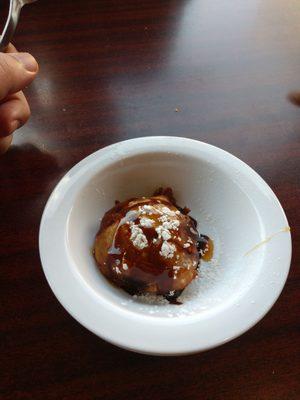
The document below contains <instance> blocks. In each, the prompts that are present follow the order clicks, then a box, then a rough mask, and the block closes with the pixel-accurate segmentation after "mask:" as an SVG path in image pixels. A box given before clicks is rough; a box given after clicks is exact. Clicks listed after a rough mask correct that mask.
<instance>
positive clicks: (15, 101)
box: [0, 44, 38, 154]
mask: <svg viewBox="0 0 300 400" xmlns="http://www.w3.org/2000/svg"><path fill="white" fill-rule="evenodd" d="M37 72H38V64H37V62H36V60H35V59H34V58H33V57H32V56H31V55H30V54H28V53H18V52H17V50H16V49H15V47H14V46H13V45H11V44H10V45H9V47H8V50H7V53H0V154H1V153H4V152H5V151H6V150H7V149H8V147H9V146H10V143H11V141H12V134H13V132H14V131H15V130H16V129H18V128H20V127H21V126H22V125H24V124H25V123H26V121H27V120H28V118H29V117H30V108H29V105H28V103H27V100H26V98H25V96H24V94H23V92H22V91H21V90H22V89H24V88H25V87H26V86H28V85H29V84H30V83H31V82H32V81H33V80H34V78H35V77H36V75H37Z"/></svg>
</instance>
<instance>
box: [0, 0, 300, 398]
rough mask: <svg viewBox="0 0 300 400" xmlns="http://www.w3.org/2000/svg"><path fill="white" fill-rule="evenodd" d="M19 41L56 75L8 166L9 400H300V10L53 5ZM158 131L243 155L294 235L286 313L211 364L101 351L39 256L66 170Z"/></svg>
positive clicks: (4, 242)
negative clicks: (55, 289)
mask: <svg viewBox="0 0 300 400" xmlns="http://www.w3.org/2000/svg"><path fill="white" fill-rule="evenodd" d="M15 44H16V46H17V47H18V48H19V49H21V50H23V51H30V52H32V54H34V55H35V56H36V58H37V59H38V60H39V63H40V68H41V70H40V74H39V77H38V79H37V80H36V81H35V83H34V84H33V85H32V86H31V87H30V88H29V89H28V90H26V93H27V96H28V99H29V101H30V104H31V108H32V114H33V115H32V118H31V120H30V122H29V123H28V124H27V126H25V127H23V128H22V129H21V130H20V131H19V132H18V133H17V134H16V135H15V138H14V146H12V147H11V149H10V150H9V152H8V153H7V154H6V155H4V156H3V157H1V159H0V213H1V215H0V218H1V219H0V235H1V236H0V264H1V265H0V279H1V288H0V297H1V319H0V326H1V329H0V331H1V344H0V354H1V356H0V358H1V366H0V376H1V384H0V398H1V400H8V399H11V400H18V399H30V400H40V399H43V400H46V399H55V400H61V399H70V400H85V399H118V400H122V399H124V400H125V399H126V400H127V399H159V400H164V399H208V400H214V399H220V400H226V399H228V400H234V399H242V400H245V399H253V400H254V399H255V400H256V399H259V400H260V399H263V400H264V399H267V400H269V399H272V400H277V399H278V400H293V399H299V398H300V375H299V372H300V358H299V347H300V340H299V303H300V302H299V299H300V292H299V286H300V285H299V277H300V273H299V266H300V211H299V207H300V206H299V198H300V196H299V194H300V182H299V181H300V108H298V107H297V95H291V93H292V92H295V91H297V90H298V91H300V7H299V3H298V2H297V1H296V0H233V1H226V0H215V1H212V0H143V1H138V0H127V1H124V0H101V1H100V0H86V1H83V0H81V1H79V0H75V1H74V0H72V1H71V0H63V1H62V0H60V1H57V0H51V1H50V0H48V1H46V0H44V1H40V2H38V3H36V4H33V5H32V6H28V7H27V8H25V9H24V11H23V14H22V19H21V23H20V26H19V29H18V33H17V35H16V37H15ZM0 84H1V83H0ZM298 102H300V96H299V97H298ZM176 108H177V109H178V112H176V111H175V109H176ZM151 135H177V136H186V137H189V138H194V139H199V140H203V141H205V142H208V143H212V144H214V145H217V146H219V147H221V148H223V149H226V150H228V151H230V152H232V153H233V154H235V155H236V156H238V157H240V158H241V159H242V160H244V161H245V162H247V163H248V164H250V165H251V166H252V167H253V168H255V170H256V171H257V172H258V173H259V174H261V176H262V177H263V178H264V179H265V180H266V181H267V182H268V183H269V184H270V186H271V187H272V188H273V189H274V191H275V193H276V194H277V195H278V197H279V200H280V201H281V203H282V205H283V207H284V209H285V211H286V213H287V217H288V219H289V223H290V225H291V228H292V235H293V261H292V267H291V271H290V274H289V278H288V281H287V284H286V286H285V288H284V291H283V293H282V295H281V296H280V299H279V300H278V301H277V303H276V304H275V306H274V307H273V308H272V310H271V311H270V312H269V313H268V315H267V316H266V317H265V318H264V319H263V320H262V321H261V322H260V323H259V324H257V325H256V326H255V327H254V328H253V329H251V330H250V331H249V332H247V333H246V334H244V335H243V336H242V337H240V338H238V339H236V340H234V341H232V342H231V343H228V344H226V345H224V346H222V347H219V348H217V349H214V350H211V351H208V352H205V353H202V354H198V355H193V356H187V357H175V358H172V357H171V358H167V357H150V356H143V355H139V354H134V353H130V352H127V351H124V350H120V349H118V348H116V347H114V346H112V345H110V344H108V343H106V342H104V341H102V340H101V339H99V338H98V337H96V336H94V335H93V334H92V333H90V332H88V331H87V330H85V329H84V328H83V327H82V326H80V325H79V324H78V323H77V322H76V321H75V320H74V319H73V318H71V317H70V315H69V314H68V313H67V312H66V311H65V310H64V309H63V307H62V306H61V305H60V304H59V302H58V301H57V300H56V298H55V297H54V295H53V294H52V292H51V290H50V288H49V287H48V284H47V282H46V279H45V277H44V274H43V272H42V268H41V263H40V259H39V252H38V229H39V223H40V218H41V215H42V212H43V208H44V206H45V203H46V201H47V198H48V196H49V194H50V192H51V191H52V189H53V187H54V185H55V184H56V183H57V182H58V181H59V179H60V178H61V177H62V176H63V175H64V173H65V172H66V171H67V170H68V169H69V168H71V167H72V166H73V165H74V164H75V163H77V162H78V161H79V160H81V159H82V158H83V157H85V156H87V155H88V154H90V153H92V152H94V151H95V150H97V149H99V148H102V147H104V146H106V145H108V144H111V143H114V142H117V141H120V140H123V139H127V138H133V137H139V136H151ZM297 267H298V268H297Z"/></svg>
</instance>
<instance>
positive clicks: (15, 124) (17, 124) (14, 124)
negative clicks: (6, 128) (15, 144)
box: [10, 119, 22, 132]
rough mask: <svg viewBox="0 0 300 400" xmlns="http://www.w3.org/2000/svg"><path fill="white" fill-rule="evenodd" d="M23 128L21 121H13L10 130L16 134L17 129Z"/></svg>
mask: <svg viewBox="0 0 300 400" xmlns="http://www.w3.org/2000/svg"><path fill="white" fill-rule="evenodd" d="M21 126H22V123H21V121H19V120H17V119H16V120H15V121H13V122H12V123H11V124H10V130H11V132H14V131H16V130H17V129H19V128H21Z"/></svg>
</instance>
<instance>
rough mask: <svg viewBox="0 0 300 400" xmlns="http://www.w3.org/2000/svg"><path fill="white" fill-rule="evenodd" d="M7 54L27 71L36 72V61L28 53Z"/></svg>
mask: <svg viewBox="0 0 300 400" xmlns="http://www.w3.org/2000/svg"><path fill="white" fill-rule="evenodd" d="M8 55H9V56H11V57H13V58H15V59H16V60H17V61H19V62H20V63H21V64H22V65H23V67H24V68H25V69H26V71H28V72H36V71H37V70H38V63H37V62H36V60H35V58H34V57H32V55H31V54H29V53H10V54H8Z"/></svg>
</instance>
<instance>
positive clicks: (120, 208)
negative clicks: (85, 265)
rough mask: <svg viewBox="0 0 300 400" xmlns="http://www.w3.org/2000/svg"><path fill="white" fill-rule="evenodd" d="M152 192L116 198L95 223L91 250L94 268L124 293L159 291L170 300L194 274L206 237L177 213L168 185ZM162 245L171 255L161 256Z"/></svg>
mask: <svg viewBox="0 0 300 400" xmlns="http://www.w3.org/2000/svg"><path fill="white" fill-rule="evenodd" d="M155 195H156V196H153V197H149V198H146V197H143V198H140V199H129V200H127V201H124V202H122V203H120V202H116V205H115V206H114V207H113V208H112V209H111V210H109V211H107V212H106V214H105V215H104V217H103V219H102V221H101V226H100V229H99V232H98V234H97V236H96V240H95V251H94V254H95V259H96V261H97V264H98V266H99V268H100V271H101V272H102V273H103V274H104V275H105V276H106V277H107V279H108V280H109V281H110V282H112V283H114V284H115V285H117V286H118V287H121V288H122V289H124V290H126V291H127V292H128V293H130V294H145V293H152V294H157V295H163V296H165V297H166V298H167V299H168V300H170V301H171V302H174V300H175V299H176V298H177V297H178V296H180V294H181V292H182V291H183V290H184V289H185V287H186V286H187V285H189V284H190V283H191V281H192V280H193V279H194V278H195V277H196V276H197V270H198V268H199V263H200V259H201V257H202V256H203V257H205V256H206V254H208V251H209V250H210V247H209V245H208V243H210V242H211V241H210V239H209V238H208V237H207V236H199V234H198V232H197V222H196V221H195V220H194V219H193V218H191V217H190V216H189V215H187V214H186V213H182V212H181V211H179V208H178V206H177V205H176V201H175V199H174V196H173V193H172V190H171V189H167V190H159V191H156V192H155ZM180 209H181V208H180ZM181 210H182V209H181ZM143 221H146V223H148V224H149V226H145V225H144V224H143ZM165 224H167V225H165ZM172 224H174V227H171V228H168V225H171V226H172ZM133 229H138V231H139V232H140V234H141V235H142V237H143V240H144V241H145V242H143V243H140V244H141V245H142V247H139V246H137V244H135V242H134V240H133V239H134V236H133V233H132V232H133ZM161 231H163V232H162V233H163V234H165V235H167V237H164V236H162V235H161V234H160V232H161ZM164 246H167V248H169V246H171V248H173V249H174V253H172V254H163V248H164ZM207 258H208V257H207Z"/></svg>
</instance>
